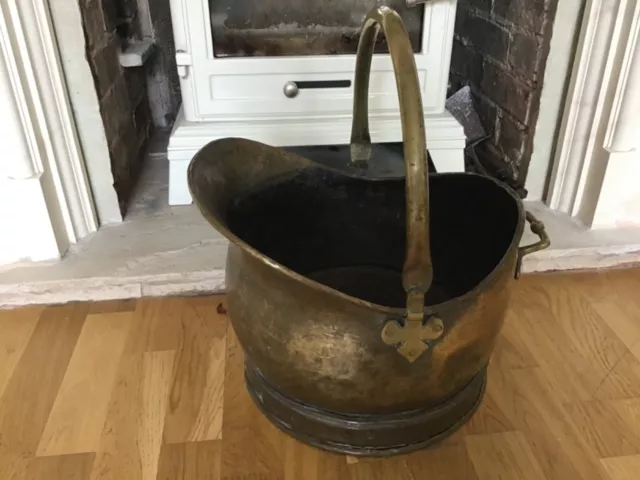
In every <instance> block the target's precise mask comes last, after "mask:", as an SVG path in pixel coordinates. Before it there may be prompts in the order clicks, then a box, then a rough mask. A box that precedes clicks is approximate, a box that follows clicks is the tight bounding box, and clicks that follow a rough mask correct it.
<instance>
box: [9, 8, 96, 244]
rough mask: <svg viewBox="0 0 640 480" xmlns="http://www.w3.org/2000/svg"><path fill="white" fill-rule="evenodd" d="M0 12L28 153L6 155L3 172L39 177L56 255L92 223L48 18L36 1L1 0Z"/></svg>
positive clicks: (16, 177)
mask: <svg viewBox="0 0 640 480" xmlns="http://www.w3.org/2000/svg"><path fill="white" fill-rule="evenodd" d="M0 17H1V18H0V21H1V22H2V25H1V28H0V30H1V31H2V35H1V39H2V49H3V52H2V53H3V56H4V58H5V62H6V64H7V75H8V76H9V78H10V80H11V85H12V90H13V98H14V102H15V107H16V110H17V111H18V112H19V116H20V119H21V127H22V128H21V129H22V134H23V135H24V138H25V142H26V144H27V145H28V154H25V155H15V156H12V158H11V159H10V160H9V161H10V162H11V163H12V164H13V167H12V168H10V170H9V172H8V175H7V176H8V178H11V179H12V180H21V179H33V178H39V179H40V184H41V188H42V192H43V195H44V198H45V200H46V208H47V210H48V212H49V217H50V220H51V226H52V228H53V229H54V233H55V236H56V239H57V242H58V245H59V247H60V254H62V253H64V251H65V250H66V247H67V246H68V245H69V244H71V243H75V242H77V241H78V240H79V239H81V238H82V237H84V236H86V235H87V234H89V233H91V232H94V231H96V230H97V228H98V223H97V218H96V213H95V209H94V203H93V198H92V195H91V191H90V188H89V182H88V178H87V174H86V171H85V167H84V158H83V154H82V150H81V148H80V144H79V140H78V136H77V132H76V127H75V125H76V124H75V119H74V117H73V113H72V111H71V107H70V104H69V99H68V96H67V87H66V83H65V79H64V74H63V72H62V68H61V64H60V60H59V57H58V50H57V43H56V39H55V36H54V32H53V29H52V26H51V18H50V15H49V11H48V8H47V6H46V2H42V1H39V0H1V1H0ZM25 153H27V152H25Z"/></svg>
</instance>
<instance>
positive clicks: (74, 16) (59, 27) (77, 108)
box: [20, 0, 122, 225]
mask: <svg viewBox="0 0 640 480" xmlns="http://www.w3.org/2000/svg"><path fill="white" fill-rule="evenodd" d="M20 1H22V0H20ZM29 1H30V2H34V3H35V2H37V1H38V0H29ZM40 1H42V0H40ZM46 3H47V4H48V10H49V15H50V25H51V27H52V30H53V31H54V32H55V40H54V39H53V38H52V39H51V40H52V44H55V43H57V47H58V48H57V51H58V52H59V65H60V66H61V67H62V72H64V77H65V78H66V80H67V93H68V101H69V105H70V107H71V111H72V113H73V116H74V117H75V118H77V119H78V121H77V123H76V130H77V134H78V139H79V142H80V146H81V147H82V152H83V153H84V160H85V161H84V164H85V168H86V171H87V176H88V179H89V185H90V186H91V193H92V197H93V204H94V207H95V211H96V214H97V218H98V223H99V224H100V225H105V224H108V223H119V222H121V221H122V214H121V212H120V206H119V204H118V197H117V195H116V191H115V189H114V187H113V172H112V171H111V158H110V155H109V145H108V142H107V138H106V134H105V130H104V123H103V120H102V116H101V114H100V101H99V98H98V94H97V92H96V88H95V84H94V80H93V75H92V73H91V67H90V65H89V61H88V60H87V45H86V40H85V36H84V27H83V24H82V13H81V11H80V3H81V2H78V1H69V0H46ZM62 72H61V75H62Z"/></svg>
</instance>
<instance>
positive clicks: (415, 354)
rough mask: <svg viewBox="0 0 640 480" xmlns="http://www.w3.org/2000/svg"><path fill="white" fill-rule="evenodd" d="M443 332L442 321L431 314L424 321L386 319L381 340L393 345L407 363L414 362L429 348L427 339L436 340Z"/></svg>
mask: <svg viewBox="0 0 640 480" xmlns="http://www.w3.org/2000/svg"><path fill="white" fill-rule="evenodd" d="M443 333H444V323H443V321H442V320H441V319H440V318H438V317H436V316H431V317H429V318H427V319H426V321H415V320H414V321H411V320H408V319H407V320H405V322H404V324H400V323H399V322H398V321H396V320H390V321H388V322H387V323H386V324H385V326H384V328H383V329H382V341H383V342H384V343H386V344H387V345H393V346H394V347H396V348H397V350H398V353H400V355H402V356H403V357H404V358H406V359H407V360H408V361H409V363H413V362H415V361H416V360H417V359H418V358H420V356H421V355H422V354H423V353H424V352H426V351H427V350H428V349H429V345H428V344H427V343H426V342H428V341H433V340H437V339H438V338H440V337H441V336H442V334H443Z"/></svg>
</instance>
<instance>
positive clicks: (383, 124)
mask: <svg viewBox="0 0 640 480" xmlns="http://www.w3.org/2000/svg"><path fill="white" fill-rule="evenodd" d="M425 129H426V132H427V148H428V150H429V153H430V154H431V157H432V159H433V162H434V164H435V167H436V169H437V171H438V172H463V171H464V147H465V143H466V137H465V134H464V129H463V128H462V126H461V125H460V124H459V123H458V121H457V120H456V119H455V118H453V116H452V115H451V114H450V113H449V112H446V111H445V112H443V113H441V114H438V115H427V116H425ZM370 131H371V139H372V141H373V142H374V143H386V142H399V141H402V128H401V124H400V118H399V117H398V116H397V115H395V116H373V115H372V116H371V118H370ZM350 132H351V117H350V116H344V117H330V118H317V119H313V118H304V119H298V120H296V121H293V120H283V121H278V120H269V121H253V122H251V121H247V122H244V123H239V122H206V123H198V122H188V121H186V120H185V119H184V115H183V112H182V111H181V112H180V114H179V115H178V118H177V120H176V122H175V125H174V127H173V131H172V132H171V136H170V139H169V146H168V148H167V157H168V159H169V204H170V205H188V204H190V203H191V202H192V200H191V195H190V194H189V189H188V187H187V169H188V167H189V162H190V161H191V159H192V158H193V156H194V155H195V154H196V153H197V152H198V150H199V149H200V148H202V147H203V146H204V145H206V144H207V143H209V142H211V141H213V140H216V139H219V138H225V137H241V138H250V139H252V140H255V141H259V142H263V143H266V144H268V145H273V146H276V147H298V146H306V145H345V144H348V143H349V136H350Z"/></svg>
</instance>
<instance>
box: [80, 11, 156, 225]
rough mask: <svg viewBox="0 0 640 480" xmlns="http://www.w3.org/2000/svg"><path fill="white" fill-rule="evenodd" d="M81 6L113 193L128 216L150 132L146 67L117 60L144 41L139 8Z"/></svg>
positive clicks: (88, 57)
mask: <svg viewBox="0 0 640 480" xmlns="http://www.w3.org/2000/svg"><path fill="white" fill-rule="evenodd" d="M78 1H79V2H80V6H81V9H82V12H83V26H84V33H85V38H86V47H87V59H88V60H89V64H90V66H91V71H92V73H93V78H94V82H95V88H96V92H97V94H98V97H99V99H100V113H101V116H102V121H103V123H104V128H105V133H106V137H107V141H108V144H109V154H110V156H111V170H112V172H113V177H114V188H115V190H116V192H117V195H118V200H119V202H120V209H121V210H122V211H123V213H124V212H125V209H126V205H127V203H128V201H129V197H130V195H131V192H132V190H133V187H134V185H135V183H136V180H137V178H138V175H139V171H140V166H141V162H142V156H143V153H144V148H145V146H146V143H147V140H148V139H149V135H150V132H151V111H150V108H149V102H148V100H147V85H146V73H145V71H144V68H143V67H140V68H127V69H123V68H122V67H121V66H120V62H119V59H118V53H119V52H120V49H121V46H122V45H123V44H124V43H125V42H127V41H128V40H129V39H132V38H136V37H138V38H139V36H140V28H139V19H138V10H137V5H136V2H135V0H78ZM87 154H88V155H90V154H91V152H87Z"/></svg>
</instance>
